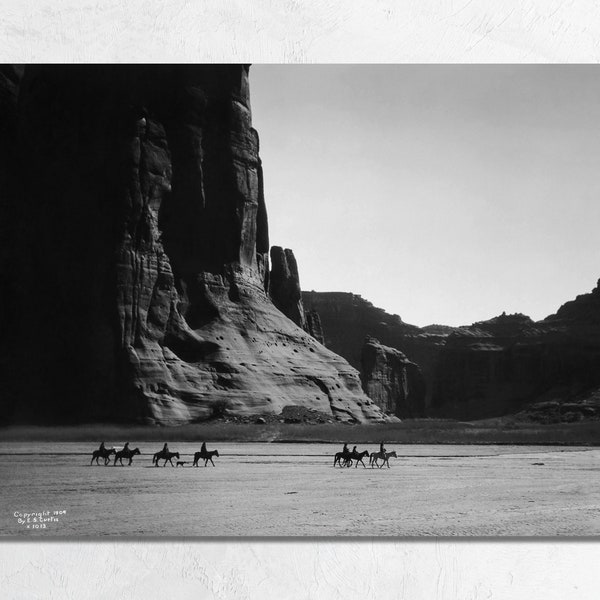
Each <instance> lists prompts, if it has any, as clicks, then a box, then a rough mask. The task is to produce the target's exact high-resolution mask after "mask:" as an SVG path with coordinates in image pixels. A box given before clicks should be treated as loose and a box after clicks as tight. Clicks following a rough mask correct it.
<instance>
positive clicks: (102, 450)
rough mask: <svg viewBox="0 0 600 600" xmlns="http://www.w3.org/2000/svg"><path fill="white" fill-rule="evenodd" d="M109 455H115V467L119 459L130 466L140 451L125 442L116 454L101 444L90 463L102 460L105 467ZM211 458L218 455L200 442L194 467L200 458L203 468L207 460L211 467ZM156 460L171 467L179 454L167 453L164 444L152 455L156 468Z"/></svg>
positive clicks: (113, 449) (113, 450)
mask: <svg viewBox="0 0 600 600" xmlns="http://www.w3.org/2000/svg"><path fill="white" fill-rule="evenodd" d="M111 454H114V455H115V465H116V464H117V459H119V460H120V462H121V464H123V462H122V459H123V458H126V459H129V464H130V465H131V461H132V458H133V456H134V455H135V454H140V450H139V448H136V449H135V450H130V449H129V442H126V443H125V445H124V446H123V448H122V449H121V450H119V451H118V452H117V451H116V450H115V448H106V446H105V444H104V442H101V443H100V447H99V448H98V450H95V451H94V452H93V454H92V463H93V461H94V460H95V461H96V464H98V459H100V458H103V459H104V464H105V465H107V464H108V461H109V456H110V455H111ZM213 456H219V453H218V452H217V451H216V450H213V451H211V452H209V451H208V450H207V448H206V442H202V448H201V450H200V452H196V453H195V454H194V466H198V464H197V463H198V460H199V459H200V458H203V459H205V461H204V466H206V464H207V462H208V461H209V460H210V462H211V463H212V465H213V466H214V464H215V463H214V462H213V460H212V457H213ZM158 458H163V459H165V464H166V463H167V461H168V462H169V463H170V464H171V466H173V463H172V462H171V459H172V458H179V453H178V452H169V445H168V444H167V443H166V442H165V445H164V446H163V449H162V450H161V451H160V452H157V453H156V454H155V455H154V459H153V461H152V462H153V463H154V464H155V465H156V466H158ZM184 464H185V462H178V465H181V466H183V465H184Z"/></svg>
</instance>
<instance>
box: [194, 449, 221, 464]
mask: <svg viewBox="0 0 600 600" xmlns="http://www.w3.org/2000/svg"><path fill="white" fill-rule="evenodd" d="M213 456H219V451H218V450H211V451H210V452H208V451H207V452H196V453H195V454H194V462H193V463H192V466H194V467H197V466H198V460H199V459H200V458H203V459H204V466H205V467H206V466H207V465H208V461H209V460H210V462H211V463H212V466H213V467H214V466H215V463H214V462H213V459H212V457H213Z"/></svg>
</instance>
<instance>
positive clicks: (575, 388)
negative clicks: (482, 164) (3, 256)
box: [303, 287, 600, 420]
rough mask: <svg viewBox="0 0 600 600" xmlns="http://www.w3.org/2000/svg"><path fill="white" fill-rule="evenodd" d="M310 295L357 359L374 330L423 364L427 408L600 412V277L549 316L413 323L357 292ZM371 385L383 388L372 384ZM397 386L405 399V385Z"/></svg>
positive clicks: (366, 374)
mask: <svg viewBox="0 0 600 600" xmlns="http://www.w3.org/2000/svg"><path fill="white" fill-rule="evenodd" d="M303 299H304V304H305V307H306V308H307V309H311V310H316V311H317V312H318V313H319V315H320V318H321V321H322V324H323V331H324V338H325V343H326V344H327V345H328V346H329V347H330V348H332V349H335V351H336V352H338V353H339V354H341V355H342V356H344V357H346V358H347V360H348V361H349V362H350V363H351V364H353V365H354V366H357V367H358V368H361V365H360V363H358V361H357V357H358V356H360V354H361V352H363V348H364V343H365V337H367V336H374V337H376V338H378V339H379V340H380V342H381V344H384V345H385V346H389V347H391V348H394V349H396V350H399V351H400V352H402V353H403V354H404V355H405V356H406V357H407V359H408V360H409V361H411V362H414V363H416V364H417V365H419V367H420V368H421V371H422V374H423V378H424V381H425V386H426V391H425V408H424V414H425V415H427V416H431V417H451V418H458V419H477V418H487V417H496V416H501V415H507V414H514V413H519V412H523V413H524V414H529V415H534V416H535V418H536V419H537V420H561V419H563V418H568V419H569V420H577V419H579V418H600V403H599V402H598V398H599V394H598V390H599V388H600V288H599V287H596V288H595V289H594V290H593V291H592V292H591V293H589V294H582V295H580V296H578V297H577V298H576V299H575V300H573V301H570V302H567V303H566V304H564V305H563V306H562V307H561V308H560V309H559V310H558V311H557V313H556V314H555V315H551V316H549V317H547V318H546V319H543V320H542V321H538V322H533V321H532V320H531V319H530V318H528V317H526V316H524V315H521V314H514V315H506V314H502V315H500V316H498V317H495V318H493V319H490V320H488V321H482V322H478V323H474V324H472V325H468V326H463V327H445V326H441V325H432V326H429V327H423V328H419V327H415V326H412V325H408V324H406V323H404V322H402V321H401V319H400V318H399V317H398V316H397V315H389V314H387V313H385V311H383V310H382V309H378V308H376V307H374V306H373V305H372V304H371V303H369V302H367V301H365V300H363V299H362V298H360V297H359V296H355V295H353V294H346V293H332V292H331V293H330V292H326V293H318V292H304V293H303ZM384 364H385V361H384ZM377 370H379V371H381V369H380V368H378V369H376V371H377ZM384 371H385V369H384ZM362 377H363V382H365V381H369V379H370V377H371V374H370V369H367V370H365V367H364V366H362ZM383 379H384V380H385V377H383ZM375 380H376V381H377V380H381V375H377V376H376V378H375ZM375 387H378V388H379V389H380V388H381V385H380V384H378V383H377V384H376V385H375ZM365 390H367V393H369V394H370V395H372V397H373V398H374V399H375V398H376V397H378V393H376V392H375V391H374V390H373V389H372V387H368V384H367V386H365ZM394 394H395V397H396V398H398V399H400V400H401V399H402V394H403V393H402V392H401V391H399V390H397V391H396V392H394ZM550 412H551V413H552V415H551V416H550V415H549V413H550ZM564 415H567V417H564Z"/></svg>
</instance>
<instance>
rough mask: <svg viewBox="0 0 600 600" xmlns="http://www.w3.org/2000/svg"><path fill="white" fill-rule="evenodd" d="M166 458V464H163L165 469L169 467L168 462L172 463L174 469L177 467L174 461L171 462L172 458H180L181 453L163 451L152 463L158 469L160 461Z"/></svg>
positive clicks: (154, 457) (153, 458) (157, 454)
mask: <svg viewBox="0 0 600 600" xmlns="http://www.w3.org/2000/svg"><path fill="white" fill-rule="evenodd" d="M161 458H164V459H165V462H164V464H163V467H166V466H167V462H170V463H171V466H172V467H174V466H175V465H174V464H173V461H172V460H171V459H172V458H179V452H163V451H162V450H161V451H160V452H157V453H156V454H155V455H154V456H153V457H152V462H153V464H154V465H155V466H156V467H158V461H159V460H160V459H161Z"/></svg>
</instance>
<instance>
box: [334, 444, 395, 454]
mask: <svg viewBox="0 0 600 600" xmlns="http://www.w3.org/2000/svg"><path fill="white" fill-rule="evenodd" d="M354 452H356V446H354V448H352V452H350V450H348V444H347V443H344V447H343V448H342V454H343V455H344V456H347V455H348V454H353V453H354ZM379 452H381V453H382V454H384V453H385V448H384V447H383V442H381V443H380V444H379Z"/></svg>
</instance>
